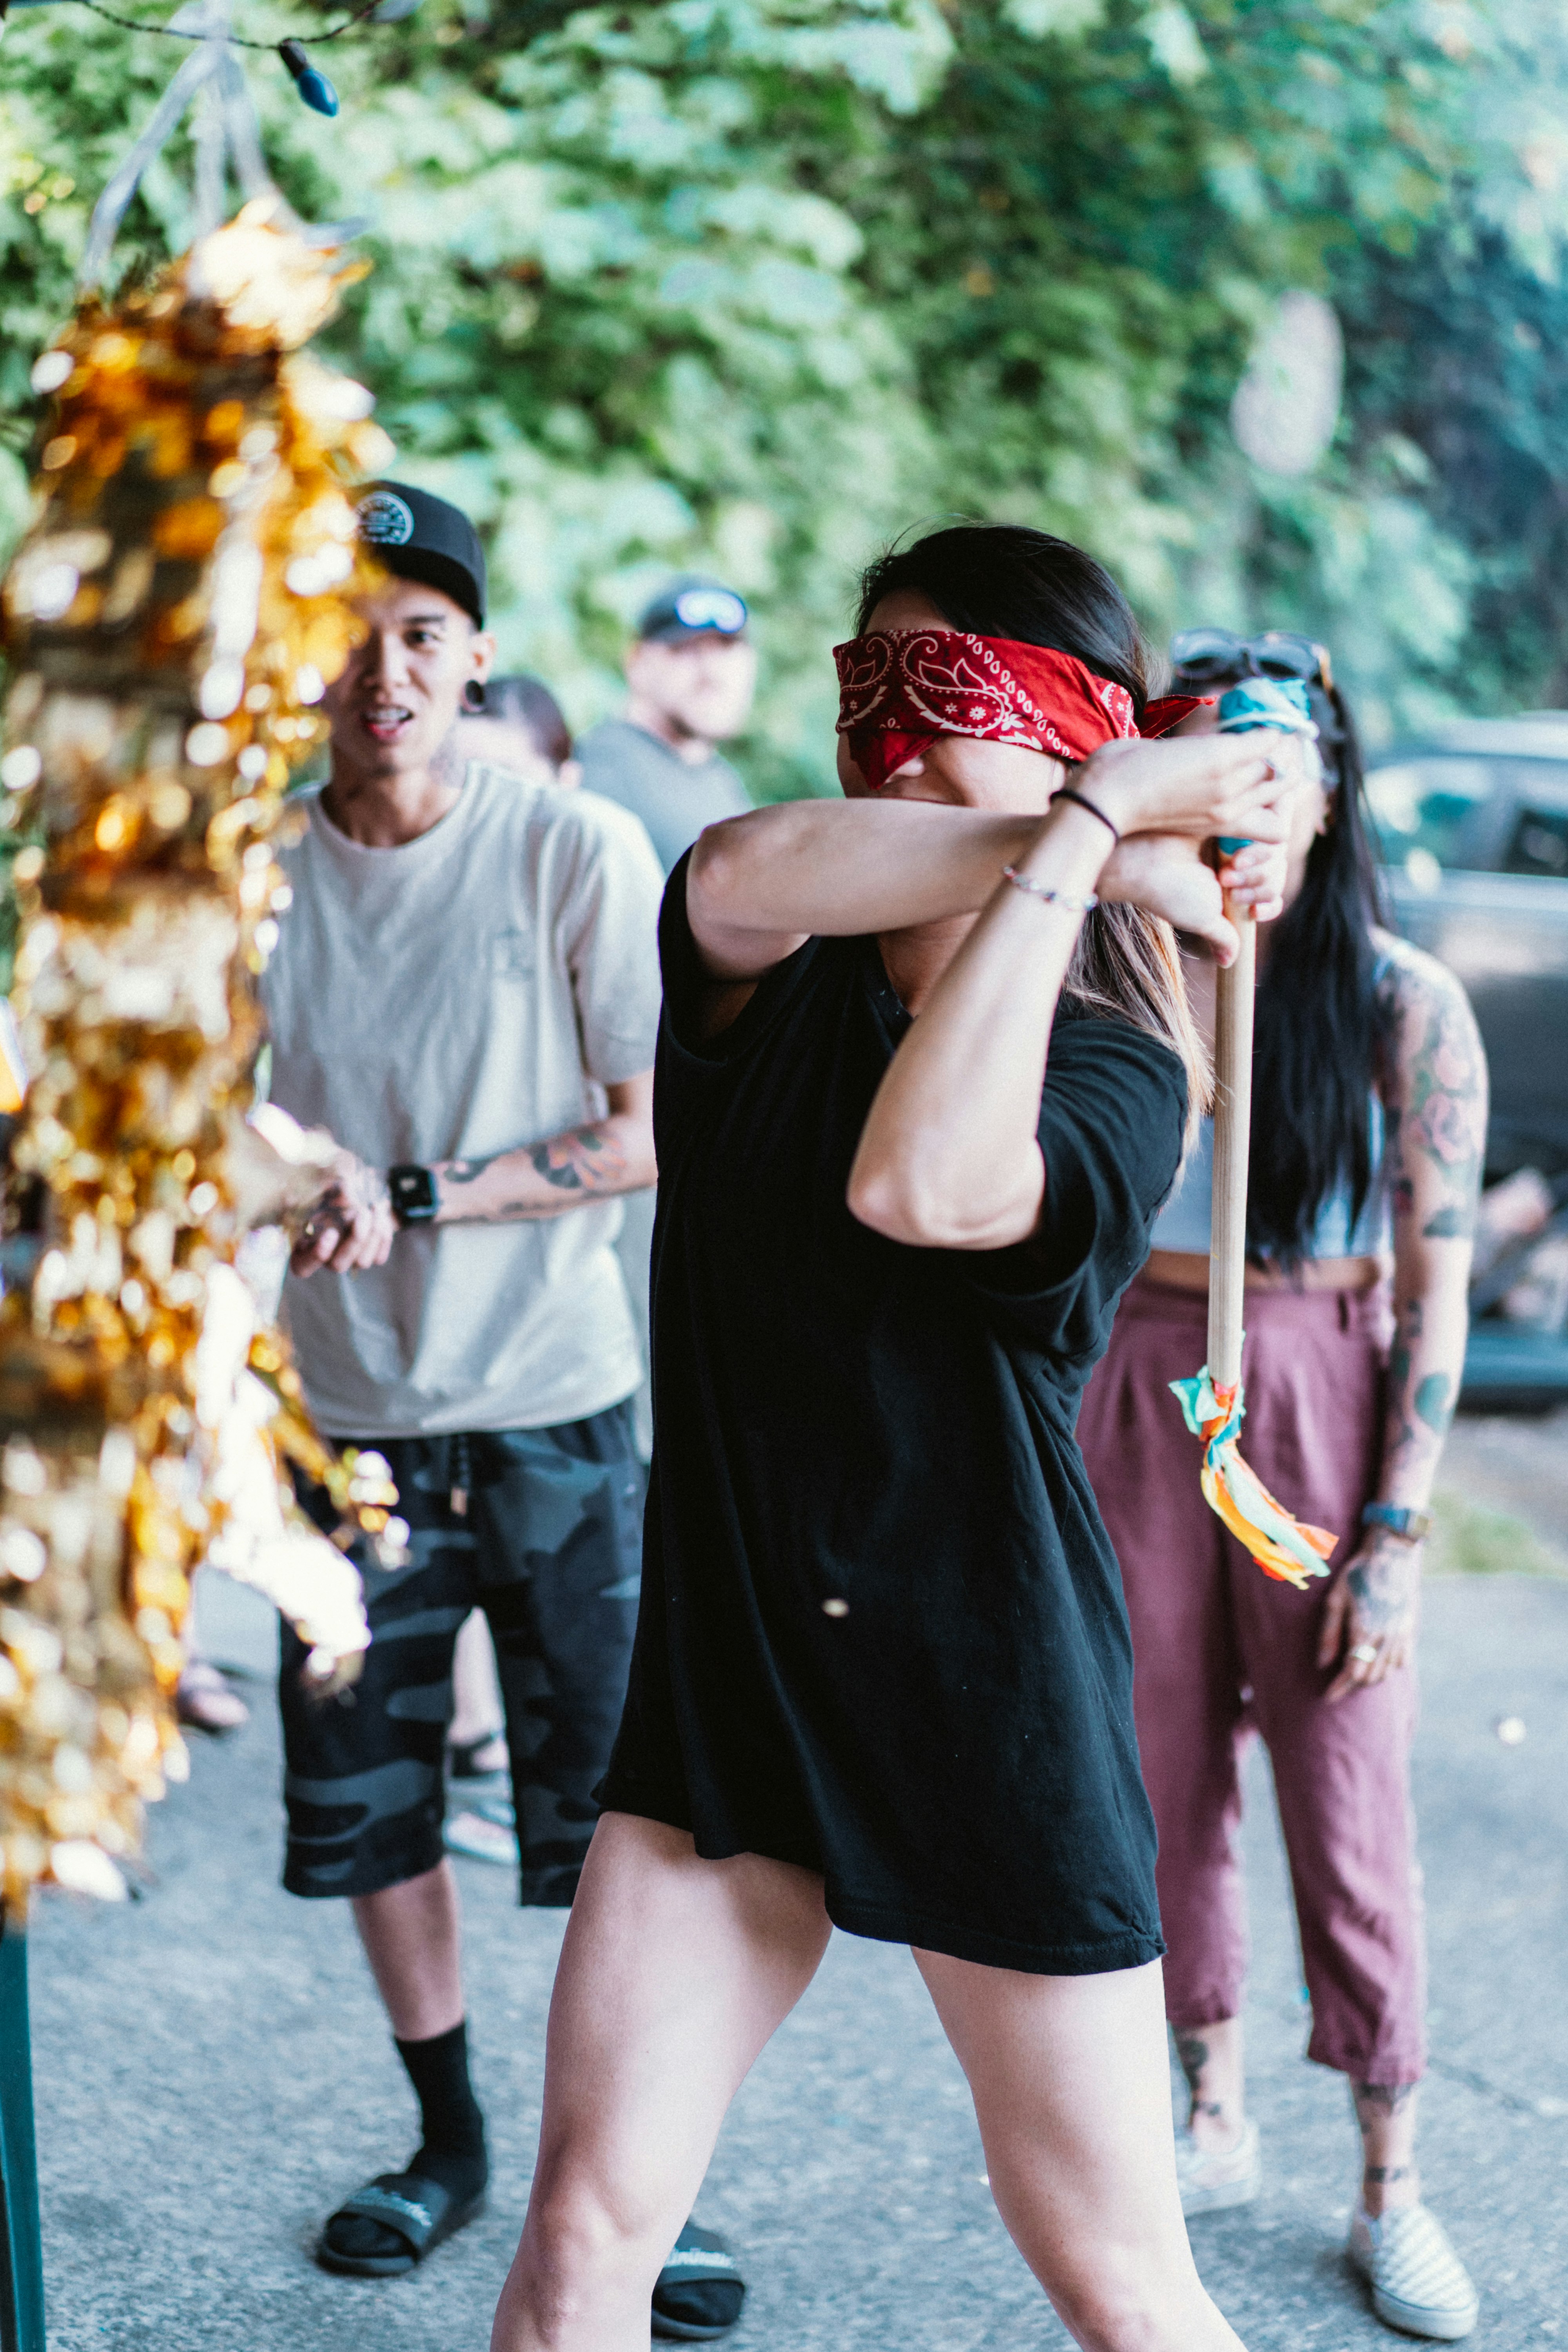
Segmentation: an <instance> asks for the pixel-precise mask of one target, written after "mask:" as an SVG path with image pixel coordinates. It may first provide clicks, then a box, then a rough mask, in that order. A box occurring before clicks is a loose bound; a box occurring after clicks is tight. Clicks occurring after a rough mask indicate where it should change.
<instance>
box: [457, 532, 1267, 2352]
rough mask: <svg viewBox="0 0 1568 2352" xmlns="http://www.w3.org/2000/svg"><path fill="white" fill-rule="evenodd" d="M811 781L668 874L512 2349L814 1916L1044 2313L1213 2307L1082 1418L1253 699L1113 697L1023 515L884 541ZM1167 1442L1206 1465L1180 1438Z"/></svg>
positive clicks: (609, 2230) (785, 1966)
mask: <svg viewBox="0 0 1568 2352" xmlns="http://www.w3.org/2000/svg"><path fill="white" fill-rule="evenodd" d="M859 628H860V635H858V638H857V639H856V641H855V642H854V643H853V644H852V645H849V646H845V647H841V648H840V649H839V666H840V673H841V677H842V680H843V685H844V703H843V711H842V716H841V719H840V730H841V737H842V742H841V757H840V775H841V777H842V780H843V783H844V789H845V793H846V803H845V804H843V805H826V804H824V803H809V804H798V803H797V804H795V805H792V806H788V807H781V808H773V809H768V810H764V811H761V812H758V813H757V814H753V815H749V816H744V817H741V818H737V819H734V820H732V821H731V822H730V823H728V824H721V825H718V826H715V827H713V828H711V829H710V831H709V832H707V833H706V834H704V835H703V836H702V838H701V839H700V842H699V843H698V845H697V847H696V849H695V850H694V851H693V852H692V853H691V855H690V856H689V859H688V860H686V861H683V863H682V864H681V865H680V866H678V867H677V868H676V871H675V873H674V874H673V876H672V877H671V880H670V884H669V888H668V894H667V897H666V900H665V907H664V914H663V921H662V942H661V944H662V953H663V961H664V978H665V990H666V998H665V1018H664V1026H663V1030H662V1033H661V1036H660V1043H659V1051H658V1076H657V1082H656V1084H657V1103H658V1109H657V1120H658V1151H659V1168H660V1198H659V1209H658V1229H657V1233H656V1237H655V1244H654V1271H653V1356H654V1370H653V1377H654V1398H655V1423H656V1438H655V1450H654V1461H653V1469H652V1477H651V1488H650V1496H649V1503H648V1515H647V1549H646V1558H645V1570H644V1579H643V1601H642V1614H641V1619H640V1622H639V1627H638V1633H637V1652H636V1658H635V1662H634V1665H633V1670H632V1680H631V1688H630V1693H629V1696H628V1699H627V1705H626V1717H625V1719H624V1722H623V1726H622V1729H621V1736H620V1739H619V1742H618V1745H617V1747H616V1753H615V1757H614V1760H613V1762H612V1765H611V1769H610V1772H609V1775H608V1778H607V1780H606V1781H605V1784H604V1785H603V1787H602V1788H601V1790H600V1792H599V1793H600V1795H601V1798H602V1800H603V1802H604V1805H605V1813H604V1815H603V1818H602V1819H601V1821H600V1822H599V1826H598V1829H597V1832H596V1833H595V1840H594V1845H593V1849H592V1852H591V1853H590V1855H589V1859H588V1864H587V1868H586V1870H585V1872H584V1877H583V1882H582V1885H581V1888H580V1891H579V1893H578V1895H577V1898H576V1903H575V1905H574V1910H573V1914H572V1918H571V1922H570V1925H569V1927H568V1930H567V1935H566V1939H565V1944H564V1947H563V1956H562V1964H561V1971H560V1975H559V1977H558V1979H557V1982H556V1988H555V1994H554V2000H553V2005H552V2017H551V2027H550V2044H549V2059H548V2067H547V2075H546V2085H545V2101H544V2122H543V2129H542V2143H541V2148H540V2156H539V2163H538V2169H537V2172H536V2174H535V2179H534V2187H533V2193H532V2199H531V2205H530V2210H529V2218H528V2222H527V2225H526V2228H525V2230H524V2232H523V2238H522V2243H521V2248H520V2250H519V2253H518V2258H517V2262H516V2264H515V2265H514V2268H513V2271H512V2274H511V2277H510V2281H509V2283H508V2286H507V2289H506V2292H505V2294H504V2295H503V2298H502V2302H501V2307H500V2313H499V2315H498V2319H497V2330H496V2337H495V2343H496V2346H497V2347H500V2352H540V2347H546V2346H548V2347H552V2352H623V2347H624V2352H633V2347H635V2346H637V2345H646V2343H647V2298H648V2291H649V2288H650V2286H651V2284H652V2282H653V2279H654V2276H655V2274H656V2273H657V2272H658V2268H659V2265H660V2263H661V2261H662V2260H663V2258H664V2256H665V2255H666V2253H667V2252H668V2248H669V2246H670V2244H671V2242H672V2240H673V2239H674V2236H675V2233H676V2231H677V2229H678V2228H679V2223H680V2221H681V2219H682V2217H683V2216H684V2214H685V2213H686V2212H687V2210H688V2209H689V2204H690V2201H691V2199H692V2197H693V2195H694V2193H695V2191H696V2189H697V2187H698V2185H699V2184H700V2180H701V2178H702V2175H703V2172H704V2169H705V2168H706V2166H707V2163H708V2160H709V2157H710V2152H711V2149H712V2147H713V2144H714V2140H715V2138H716V2137H717V2134H718V2131H719V2128H720V2126H721V2122H722V2119H723V2116H724V2112H725V2109H726V2107H727V2106H728V2105H729V2102H730V2100H731V2097H732V2096H733V2095H734V2093H735V2091H736V2089H737V2088H738V2087H739V2085H740V2084H741V2082H742V2080H743V2078H744V2076H745V2074H746V2073H747V2070H748V2069H749V2068H750V2066H751V2065H752V2062H753V2060H754V2059H755V2058H756V2056H757V2054H758V2053H759V2052H760V2051H761V2049H762V2048H763V2044H764V2043H765V2042H766V2041H767V2040H768V2038H769V2036H770V2035H771V2034H772V2033H773V2030H774V2029H775V2027H776V2026H777V2025H778V2024H779V2023H780V2022H781V2021H782V2020H783V2019H784V2017H785V2016H786V2015H787V2014H788V2012H789V2011H790V2010H791V2009H792V2008H793V2007H794V2005H795V2002H796V2001H797V2000H799V1999H800V1997H801V1995H802V1993H803V1992H804V1991H805V1988H806V1986H807V1985H808V1984H809V1982H810V1980H811V1978H812V1976H813V1974H814V1972H815V1970H816V1967H817V1964H818V1961H819V1960H820V1958H821V1957H822V1953H823V1950H824V1948H825V1946H826V1940H827V1937H828V1933H829V1929H830V1925H831V1924H832V1923H837V1925H838V1926H840V1927H844V1928H847V1930H849V1931H850V1932H851V1933H853V1934H856V1935H860V1936H868V1937H876V1938H879V1939H882V1940H887V1941H892V1942H898V1943H906V1944H909V1945H910V1946H911V1947H912V1948H914V1953H915V1958H916V1961H917V1963H918V1965H919V1967H920V1969H921V1974H922V1975H923V1977H924V1979H925V1981H926V1984H927V1986H928V1988H929V1989H930V1991H931V1996H932V1998H933V2000H934V2001H935V2003H936V2006H937V2009H938V2011H939V2013H940V2015H941V2019H942V2024H943V2026H944V2027H945V2029H946V2031H947V2033H948V2035H949V2038H950V2039H951V2041H952V2045H953V2047H954V2049H955V2051H956V2052H957V2053H958V2056H959V2059H960V2062H961V2063H962V2064H963V2068H964V2070H965V2072H966V2074H967V2075H968V2077H969V2081H970V2084H971V2087H972V2089H973V2095H974V2102H975V2107H976V2111H977V2113H978V2116H979V2119H980V2125H981V2129H982V2132H983V2134H984V2142H985V2149H986V2156H987V2159H988V2163H989V2168H990V2178H991V2183H992V2187H993V2189H994V2193H995V2196H996V2200H997V2203H998V2206H999V2208H1000V2210H1001V2212H1002V2214H1003V2217H1004V2219H1005V2221H1006V2224H1007V2227H1008V2228H1009V2230H1010V2231H1012V2233H1013V2236H1014V2237H1015V2239H1016V2242H1017V2243H1018V2245H1019V2247H1020V2248H1021V2250H1022V2251H1023V2252H1024V2255H1025V2257H1026V2260H1027V2261H1028V2262H1029V2263H1030V2264H1031V2265H1032V2267H1033V2268H1034V2270H1035V2272H1036V2274H1037V2276H1038V2277H1039V2279H1040V2280H1041V2281H1042V2283H1043V2284H1044V2285H1045V2286H1046V2288H1047V2292H1048V2293H1049V2294H1050V2295H1051V2297H1052V2300H1053V2301H1054V2302H1055V2304H1056V2305H1057V2307H1058V2310H1059V2311H1060V2312H1061V2314H1062V2315H1063V2316H1064V2318H1065V2319H1066V2321H1067V2324H1068V2326H1069V2328H1070V2329H1071V2330H1072V2331H1073V2334H1074V2335H1075V2336H1076V2338H1077V2340H1078V2342H1079V2344H1080V2345H1084V2346H1089V2347H1095V2352H1131V2347H1133V2346H1137V2347H1139V2352H1221V2347H1231V2348H1232V2352H1234V2347H1236V2344H1237V2338H1236V2337H1235V2336H1234V2335H1233V2334H1232V2332H1231V2330H1230V2328H1229V2327H1228V2326H1226V2323H1225V2321H1224V2320H1223V2319H1222V2318H1221V2317H1220V2315H1219V2314H1218V2313H1217V2312H1216V2311H1215V2308H1214V2306H1213V2305H1212V2304H1211V2303H1210V2302H1209V2300H1208V2297H1207V2296H1206V2295H1205V2293H1204V2291H1203V2289H1202V2287H1201V2285H1200V2284H1199V2282H1198V2279H1197V2276H1196V2273H1195V2272H1194V2268H1193V2264H1192V2261H1191V2256H1190V2254H1189V2252H1188V2250H1187V2245H1186V2239H1185V2233H1184V2226H1183V2222H1182V2216H1181V2210H1180V2202H1179V2198H1178V2193H1177V2187H1176V2177H1175V2164H1174V2154H1173V2128H1172V2122H1171V2116H1170V2100H1169V2088H1168V2077H1167V2073H1166V2061H1165V2051H1164V2037H1163V2004H1162V2000H1161V1990H1160V1969H1159V1966H1158V1960H1159V1955H1160V1952H1161V1948H1162V1947H1161V1937H1160V1927H1159V1920H1158V1916H1157V1912H1156V1907H1155V1898H1154V1881H1153V1856H1154V1840H1153V1824H1152V1820H1151V1817H1150V1812H1149V1808H1148V1805H1147V1802H1146V1801H1145V1799H1144V1795H1143V1790H1142V1783H1141V1780H1140V1778H1139V1769H1138V1759H1137V1752H1136V1748H1135V1745H1134V1739H1133V1728H1132V1714H1131V1658H1130V1655H1129V1649H1128V1639H1127V1626H1126V1619H1125V1614H1124V1612H1123V1608H1122V1602H1121V1591H1120V1586H1119V1580H1118V1576H1117V1570H1116V1563H1115V1560H1114V1559H1113V1557H1112V1554H1111V1551H1110V1546H1109V1544H1108V1543H1107V1541H1106V1539H1105V1536H1104V1533H1103V1530H1102V1528H1101V1526H1100V1519H1099V1517H1098V1514H1097V1512H1096V1510H1095V1507H1094V1503H1093V1499H1092V1496H1091V1495H1090V1493H1089V1486H1088V1482H1087V1480H1086V1478H1085V1476H1084V1474H1083V1467H1082V1464H1081V1462H1080V1460H1079V1453H1078V1449H1077V1446H1076V1444H1075V1443H1074V1439H1073V1434H1072V1431H1073V1420H1074V1415H1075V1412H1076V1409H1077V1404H1078V1400H1079V1393H1080V1391H1081V1389H1082V1386H1083V1383H1084V1381H1086V1379H1087V1378H1088V1375H1089V1370H1090V1369H1091V1367H1092V1365H1093V1364H1094V1362H1095V1360H1097V1358H1098V1357H1099V1355H1100V1352H1101V1350H1102V1349H1103V1348H1104V1346H1105V1342H1106V1339H1107V1336H1108V1334H1109V1331H1110V1320H1111V1316H1112V1314H1113V1312H1114V1310H1115V1307H1116V1303H1117V1300H1118V1298H1119V1297H1120V1296H1121V1291H1122V1288H1123V1286H1125V1285H1126V1283H1127V1282H1128V1280H1129V1279H1130V1278H1131V1276H1132V1275H1133V1274H1134V1273H1135V1272H1136V1270H1137V1268H1138V1266H1139V1265H1141V1264H1142V1259H1143V1257H1144V1255H1145V1253H1146V1251H1147V1248H1148V1244H1149V1234H1150V1229H1151V1226H1152V1221H1153V1218H1154V1215H1155V1213H1156V1212H1157V1210H1158V1208H1159V1206H1160V1203H1161V1202H1162V1201H1163V1198H1164V1196H1165V1194H1166V1193H1167V1192H1168V1191H1169V1190H1170V1187H1171V1182H1172V1180H1173V1176H1174V1174H1175V1172H1176V1168H1177V1164H1178V1161H1179V1160H1180V1158H1181V1154H1182V1149H1183V1139H1184V1130H1185V1128H1186V1125H1187V1122H1188V1118H1189V1115H1195V1113H1196V1111H1197V1110H1198V1109H1199V1108H1201V1105H1202V1100H1203V1095H1204V1083H1205V1082H1204V1078H1203V1075H1202V1073H1203V1068H1204V1062H1203V1055H1202V1053H1201V1050H1200V1048H1199V1046H1198V1044H1197V1041H1196V1038H1195V1036H1194V1030H1193V1027H1192V1024H1191V1022H1190V1019H1189V1017H1188V1013H1187V1010H1186V1005H1185V1001H1184V992H1183V986H1182V981H1181V975H1180V968H1179V961H1178V958H1177V955H1176V952H1175V948H1174V941H1173V932H1172V929H1171V925H1172V924H1173V923H1177V924H1180V925H1181V926H1182V927H1183V928H1184V929H1188V930H1191V931H1194V932H1196V933H1199V934H1201V935H1203V936H1205V937H1206V938H1207V939H1208V940H1210V941H1211V942H1212V943H1213V945H1214V948H1215V952H1216V953H1218V954H1219V955H1220V956H1221V957H1222V958H1225V959H1227V960H1228V957H1229V956H1230V954H1231V953H1232V952H1233V951H1234V946H1235V935H1234V933H1233V932H1232V931H1231V929H1230V928H1229V926H1228V924H1227V923H1226V920H1225V919H1224V916H1223V914H1222V911H1221V905H1220V895H1219V887H1218V884H1217V882H1216V879H1215V875H1214V874H1213V873H1212V872H1211V871H1210V870H1209V868H1208V867H1207V866H1205V864H1204V863H1203V861H1202V856H1201V851H1202V845H1203V843H1204V842H1205V840H1206V839H1208V838H1209V837H1211V836H1213V835H1216V834H1218V835H1241V836H1249V837H1251V839H1252V840H1253V841H1254V843H1255V846H1254V847H1252V848H1250V849H1248V850H1247V851H1245V852H1243V853H1241V854H1240V856H1239V857H1238V859H1237V862H1236V866H1235V867H1234V869H1233V872H1232V875H1231V877H1230V879H1231V880H1232V881H1233V883H1234V887H1236V888H1237V890H1238V891H1239V892H1240V894H1241V895H1242V896H1243V898H1247V899H1248V900H1249V901H1250V902H1251V903H1253V904H1255V905H1257V906H1258V907H1259V908H1262V909H1264V910H1267V908H1268V906H1269V905H1270V904H1277V903H1278V891H1279V882H1280V877H1281V875H1282V871H1283V860H1282V857H1280V856H1279V855H1278V853H1277V852H1274V851H1271V850H1269V849H1268V847H1267V846H1266V845H1267V844H1268V843H1270V842H1278V841H1279V839H1280V838H1281V837H1282V835H1283V832H1284V825H1285V820H1284V818H1283V816H1282V814H1281V812H1280V809H1279V805H1278V803H1279V800H1280V797H1281V793H1282V789H1283V788H1282V786H1281V784H1280V782H1279V780H1278V778H1277V777H1276V775H1275V772H1274V770H1273V768H1272V767H1271V765H1270V759H1269V746H1270V745H1272V746H1273V749H1274V751H1275V754H1276V755H1277V756H1284V755H1283V753H1282V751H1281V742H1282V739H1279V738H1267V739H1260V738H1258V737H1257V736H1251V737H1247V738H1242V739H1228V738H1226V739H1222V738H1215V737H1211V738H1208V739H1205V740H1193V741H1177V742H1158V743H1156V742H1148V741H1144V740H1141V730H1148V731H1150V732H1153V731H1156V730H1158V729H1159V728H1160V727H1162V726H1168V725H1169V724H1171V723H1172V722H1173V720H1174V719H1177V718H1178V717H1179V716H1180V715H1181V713H1182V711H1183V710H1184V709H1187V708H1189V707H1190V706H1188V705H1177V706H1174V707H1170V708H1165V709H1149V708H1148V707H1146V702H1145V690H1144V669H1143V656H1142V649H1141V646H1140V643H1139V638H1138V633H1137V629H1136V626H1135V625H1134V623H1133V620H1132V617H1131V613H1130V612H1129V610H1128V607H1127V604H1126V603H1125V601H1124V600H1123V598H1122V596H1121V593H1120V591H1119V590H1118V589H1117V588H1116V586H1115V585H1114V583H1112V582H1111V581H1110V578H1109V577H1108V576H1107V575H1106V573H1105V572H1102V571H1101V570H1100V567H1099V565H1098V564H1096V563H1094V562H1091V561H1090V560H1089V558H1088V557H1087V556H1085V555H1082V554H1080V553H1079V551H1077V550H1076V549H1074V548H1071V547H1069V546H1067V545H1066V544H1064V543H1063V542H1062V541H1058V540H1053V539H1048V538H1047V537H1045V536H1044V535H1043V534H1041V533H1039V532H1037V531H1030V530H1017V529H1012V528H994V529H987V528H981V527H965V528H962V529H957V530H945V531H941V532H938V533H936V534H935V535H934V536H932V537H931V538H928V539H926V540H923V541H921V542H920V543H919V544H918V545H916V546H914V547H911V548H910V549H908V550H907V551H903V552H901V553H899V554H895V555H892V556H889V557H888V558H885V559H884V560H883V561H882V562H879V563H878V564H876V565H874V566H873V567H872V570H871V572H870V573H869V574H868V579H867V582H866V585H865V595H864V601H863V604H862V609H861V613H860V619H859ZM1185 1475H1186V1477H1187V1480H1188V1482H1189V1483H1192V1484H1194V1486H1195V1476H1194V1470H1193V1466H1192V1465H1190V1464H1189V1465H1187V1467H1186V1474H1185Z"/></svg>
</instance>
